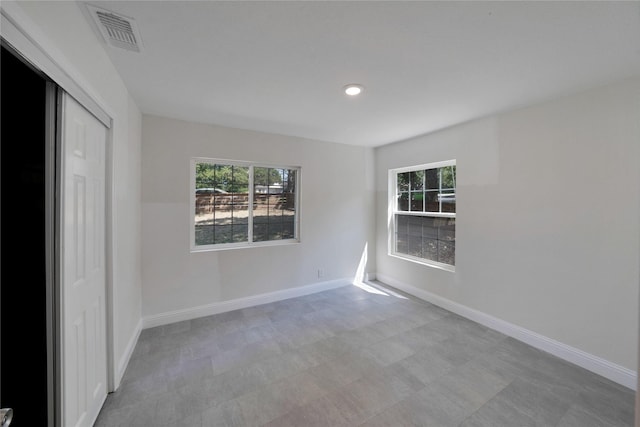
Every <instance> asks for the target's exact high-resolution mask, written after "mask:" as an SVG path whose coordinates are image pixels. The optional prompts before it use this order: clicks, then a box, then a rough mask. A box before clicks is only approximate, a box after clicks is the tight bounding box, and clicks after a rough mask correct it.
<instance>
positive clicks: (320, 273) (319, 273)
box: [318, 268, 324, 279]
mask: <svg viewBox="0 0 640 427" xmlns="http://www.w3.org/2000/svg"><path fill="white" fill-rule="evenodd" d="M321 277H324V270H323V269H321V268H319V269H318V279H319V278H321Z"/></svg>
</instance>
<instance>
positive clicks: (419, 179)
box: [409, 171, 424, 191]
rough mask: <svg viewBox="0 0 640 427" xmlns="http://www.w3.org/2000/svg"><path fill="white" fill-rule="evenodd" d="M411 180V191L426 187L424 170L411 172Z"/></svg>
mask: <svg viewBox="0 0 640 427" xmlns="http://www.w3.org/2000/svg"><path fill="white" fill-rule="evenodd" d="M409 175H410V178H409V179H410V181H411V191H415V190H422V189H423V188H424V171H413V172H409Z"/></svg>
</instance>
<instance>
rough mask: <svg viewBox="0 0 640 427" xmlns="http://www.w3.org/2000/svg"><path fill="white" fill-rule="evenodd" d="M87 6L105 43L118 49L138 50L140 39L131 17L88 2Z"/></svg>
mask: <svg viewBox="0 0 640 427" xmlns="http://www.w3.org/2000/svg"><path fill="white" fill-rule="evenodd" d="M87 8H88V9H89V11H90V12H91V16H92V17H93V19H94V21H95V23H96V25H97V27H98V29H99V30H100V34H102V37H103V38H104V40H105V42H107V44H109V45H111V46H113V47H117V48H120V49H126V50H130V51H133V52H140V50H141V47H142V40H141V38H140V34H139V33H138V28H137V26H136V23H135V21H134V20H133V19H132V18H129V17H127V16H123V15H119V14H117V13H114V12H111V11H108V10H105V9H100V8H97V7H95V6H92V5H89V4H88V5H87Z"/></svg>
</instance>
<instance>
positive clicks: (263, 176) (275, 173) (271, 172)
mask: <svg viewBox="0 0 640 427" xmlns="http://www.w3.org/2000/svg"><path fill="white" fill-rule="evenodd" d="M283 174H284V170H283V169H273V168H257V167H254V168H253V184H254V185H272V184H282V183H283V181H284V179H283Z"/></svg>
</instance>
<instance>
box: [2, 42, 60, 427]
mask: <svg viewBox="0 0 640 427" xmlns="http://www.w3.org/2000/svg"><path fill="white" fill-rule="evenodd" d="M1 61H2V62H1V63H0V64H1V80H2V83H1V87H0V93H1V97H2V104H1V116H2V117H1V122H0V123H1V125H0V126H1V140H0V185H1V191H0V206H1V217H0V236H1V239H2V243H1V247H0V251H1V252H0V255H1V261H0V309H1V312H0V313H1V314H0V357H1V360H0V382H1V385H0V407H2V408H12V409H13V422H12V423H11V427H20V426H29V427H39V426H50V425H52V420H53V419H54V412H53V411H54V406H55V404H54V397H53V393H54V391H53V390H54V384H53V381H54V377H55V376H54V372H53V371H54V358H53V343H54V339H53V336H52V335H53V331H54V330H55V328H54V325H53V319H54V318H55V317H54V316H53V314H52V313H53V302H52V301H53V300H52V298H53V297H52V295H53V280H52V277H53V276H52V266H53V261H52V259H53V258H52V250H51V248H52V244H51V242H52V238H53V230H51V226H50V224H52V223H53V222H52V219H53V215H54V209H53V203H52V199H53V195H52V190H51V189H52V188H54V186H53V184H52V180H54V177H55V174H54V172H53V171H52V170H51V169H52V168H51V166H49V165H50V164H51V163H50V162H51V149H52V147H51V141H53V140H54V139H53V138H54V135H51V133H52V132H54V133H55V120H52V119H50V118H49V116H51V114H50V112H49V110H50V105H51V104H49V105H48V104H47V100H48V99H49V100H50V99H51V98H50V96H51V95H50V91H51V83H50V82H48V81H47V79H46V77H45V76H44V75H42V74H40V73H39V72H37V71H36V70H35V69H33V68H32V67H30V66H29V65H27V64H26V63H25V62H23V61H22V60H21V59H20V58H19V56H18V55H16V54H15V53H14V52H13V51H12V50H11V49H10V47H9V46H6V45H4V44H3V45H2V57H1ZM48 94H49V95H48ZM48 96H49V98H48ZM54 107H55V104H54ZM52 117H54V116H52ZM47 120H49V122H48V121H47ZM48 162H49V163H48Z"/></svg>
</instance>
